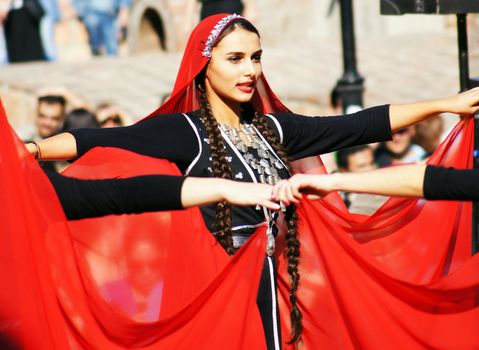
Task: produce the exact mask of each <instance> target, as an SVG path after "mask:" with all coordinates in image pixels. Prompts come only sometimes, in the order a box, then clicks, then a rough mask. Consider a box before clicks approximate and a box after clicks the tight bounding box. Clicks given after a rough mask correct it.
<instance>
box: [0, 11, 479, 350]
mask: <svg viewBox="0 0 479 350" xmlns="http://www.w3.org/2000/svg"><path fill="white" fill-rule="evenodd" d="M223 17H224V16H222V15H219V16H216V17H210V18H207V19H206V20H204V21H203V22H202V23H201V24H200V25H199V26H198V27H197V29H196V30H195V31H194V32H193V34H192V36H191V38H190V41H189V43H188V46H187V49H186V51H185V57H184V58H183V62H182V65H181V68H180V72H179V75H178V80H177V82H176V84H175V88H174V91H173V94H172V96H171V98H170V99H169V100H168V101H167V102H166V103H165V104H164V105H163V106H162V107H160V108H159V110H158V111H156V112H160V113H169V112H177V111H189V110H192V109H195V103H196V99H195V88H194V77H195V76H196V75H197V74H198V73H199V72H200V71H201V70H202V69H203V67H204V66H205V64H206V63H207V61H208V59H207V58H206V57H205V56H202V54H201V53H202V52H203V50H204V49H205V43H206V42H207V41H208V37H209V35H210V32H211V31H212V29H213V27H214V26H215V25H216V24H217V22H218V21H220V20H221V19H222V18H223ZM254 103H255V107H256V108H257V109H258V110H259V111H261V112H269V111H278V110H286V108H285V107H284V106H283V105H282V104H281V102H280V101H279V100H278V99H277V98H276V97H275V95H274V94H273V93H272V91H271V89H270V88H269V86H268V84H267V82H266V80H265V79H264V76H262V78H261V81H260V84H259V88H258V91H257V93H256V95H255V97H254ZM472 133H473V128H472V123H471V122H470V121H469V120H464V121H461V122H460V123H459V124H458V125H457V126H456V128H455V129H454V130H453V131H452V133H451V134H450V135H449V137H448V138H447V139H446V140H445V141H444V143H443V144H442V145H441V146H440V147H439V149H438V150H437V151H436V152H435V153H434V155H433V157H432V158H431V160H430V162H431V163H433V164H441V165H445V166H454V167H459V168H465V167H470V166H471V151H472ZM0 137H1V140H2V144H1V146H0V196H1V197H0V198H1V203H2V204H3V207H2V210H1V211H0V220H1V223H2V225H1V228H0V264H1V267H0V286H1V288H0V324H1V327H0V332H1V334H0V345H2V346H3V347H4V348H6V345H5V344H6V343H7V342H11V343H12V344H19V345H21V346H22V347H24V348H26V349H45V350H47V349H48V350H50V349H58V350H63V349H102V350H119V349H132V348H135V349H264V348H265V343H264V339H263V334H262V333H263V330H262V327H261V320H260V317H259V313H258V310H257V307H256V293H257V287H258V280H259V275H260V271H261V268H262V263H263V259H264V246H265V242H264V232H262V231H261V230H260V231H259V232H257V233H256V234H255V235H254V236H253V237H252V238H251V239H250V240H249V241H248V243H247V244H246V245H245V246H244V247H243V248H242V249H240V251H239V252H238V253H236V254H235V255H234V256H233V257H229V256H227V255H226V253H225V252H224V251H223V250H222V248H221V247H220V246H219V245H218V244H216V243H215V241H214V239H213V237H212V235H211V234H210V233H209V232H208V231H207V229H206V228H205V226H204V223H203V221H202V218H201V215H200V213H199V211H198V209H191V210H183V211H172V212H163V213H150V214H142V215H123V216H110V217H106V218H99V219H87V220H80V221H76V222H67V221H66V220H65V217H64V214H63V213H62V210H61V207H60V204H59V202H58V199H57V197H56V195H55V193H54V191H53V188H52V187H51V185H50V183H49V182H48V180H47V178H46V177H45V176H44V174H43V173H42V171H41V170H40V168H39V167H38V165H37V163H36V162H35V161H34V160H33V159H32V157H31V156H30V155H28V154H27V153H26V151H25V148H24V147H23V145H22V143H21V142H20V141H19V139H18V138H17V137H16V135H15V134H14V132H13V131H12V129H11V128H10V126H9V125H8V123H7V121H6V117H5V114H4V111H3V109H0ZM66 173H67V174H69V175H72V176H78V177H82V178H95V177H97V178H100V177H119V176H133V175H138V174H150V173H167V174H178V170H177V169H176V168H175V167H174V166H173V165H171V164H170V163H168V162H166V161H163V160H159V159H153V158H149V157H144V156H140V155H137V154H133V153H131V152H127V151H123V150H119V149H106V148H96V149H93V150H92V151H90V152H89V153H88V154H86V155H85V156H83V157H82V158H81V159H79V160H78V161H76V162H75V163H74V164H73V165H72V166H71V167H70V168H69V169H68V171H67V172H66ZM298 212H299V216H300V240H301V260H300V273H301V281H300V287H299V290H298V300H299V305H300V308H301V309H302V313H303V325H304V331H303V336H302V342H301V343H300V344H299V345H298V347H300V348H307V349H338V350H339V349H341V350H342V349H382V348H388V349H431V348H434V349H440V348H442V349H476V348H477V344H479V332H477V331H476V329H475V328H476V325H477V323H478V321H479V308H478V302H477V293H478V292H479V275H478V274H477V271H478V270H479V261H478V258H477V257H472V256H471V205H470V203H464V202H442V201H437V202H427V201H424V200H410V199H401V198H392V199H390V200H389V201H388V202H386V203H385V204H384V205H383V206H382V207H381V208H380V209H379V210H378V211H377V212H376V213H374V214H373V215H372V216H370V217H362V216H353V215H351V214H350V213H349V212H348V211H347V209H346V208H345V206H344V204H343V202H342V201H341V199H340V198H339V197H338V196H337V195H336V194H331V195H330V196H328V197H327V198H325V199H324V200H322V201H320V202H309V201H303V202H302V203H301V205H300V206H299V209H298ZM279 246H281V244H279ZM277 254H278V261H279V280H280V293H279V304H280V309H281V321H282V327H283V338H284V339H283V341H285V340H287V339H288V336H287V335H288V334H289V332H288V323H289V316H288V305H287V303H288V298H287V295H288V292H287V289H288V285H289V283H288V281H287V280H288V274H287V273H286V270H285V266H286V264H285V259H284V257H283V255H282V251H281V249H280V248H279V249H278V252H277ZM1 342H3V343H1ZM283 347H284V348H285V349H289V348H292V346H291V345H287V344H283Z"/></svg>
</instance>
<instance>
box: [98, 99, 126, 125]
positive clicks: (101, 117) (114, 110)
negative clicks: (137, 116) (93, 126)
mask: <svg viewBox="0 0 479 350" xmlns="http://www.w3.org/2000/svg"><path fill="white" fill-rule="evenodd" d="M95 112H96V117H97V120H98V122H99V124H100V127H102V128H115V127H118V126H124V125H127V124H129V122H128V121H129V119H130V118H129V117H128V116H127V115H126V113H125V112H124V111H123V110H121V109H120V108H119V107H117V106H115V105H113V104H111V103H107V102H105V103H101V104H99V105H98V107H97V108H96V111H95Z"/></svg>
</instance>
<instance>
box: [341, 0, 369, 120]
mask: <svg viewBox="0 0 479 350" xmlns="http://www.w3.org/2000/svg"><path fill="white" fill-rule="evenodd" d="M339 3H340V7H341V34H342V44H343V66H344V73H343V76H342V77H341V78H340V79H339V80H338V82H337V83H336V87H335V88H334V89H335V91H336V93H337V94H338V98H339V100H340V101H341V105H342V107H343V112H344V113H349V112H352V111H355V110H358V109H362V108H363V91H364V85H363V83H364V78H363V77H362V76H361V75H359V73H358V70H357V65H356V45H355V38H354V20H353V4H352V1H351V0H340V1H339Z"/></svg>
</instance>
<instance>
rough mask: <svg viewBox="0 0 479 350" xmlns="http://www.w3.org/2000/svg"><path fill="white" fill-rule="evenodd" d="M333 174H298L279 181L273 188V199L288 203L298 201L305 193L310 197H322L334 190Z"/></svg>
mask: <svg viewBox="0 0 479 350" xmlns="http://www.w3.org/2000/svg"><path fill="white" fill-rule="evenodd" d="M332 180H333V179H332V176H330V175H306V174H296V175H294V176H293V177H291V178H290V179H289V180H283V181H280V182H278V184H276V186H275V187H274V189H273V200H275V201H281V202H283V203H285V204H286V205H289V204H290V203H298V202H299V200H300V199H301V198H302V196H303V194H304V195H306V198H308V199H320V198H322V197H324V196H325V195H327V194H328V193H329V192H331V191H333V190H334V186H333V181H332Z"/></svg>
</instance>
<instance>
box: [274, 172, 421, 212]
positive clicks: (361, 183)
mask: <svg viewBox="0 0 479 350" xmlns="http://www.w3.org/2000/svg"><path fill="white" fill-rule="evenodd" d="M425 170H426V165H423V164H419V165H403V166H397V167H390V168H383V169H378V170H373V171H368V172H361V173H335V174H331V175H306V174H297V175H294V176H293V177H292V178H290V179H289V180H287V181H282V182H280V183H278V184H277V185H276V186H275V188H274V190H273V199H275V200H281V201H285V202H287V203H289V202H298V201H299V199H300V198H301V196H302V194H303V193H305V194H308V195H309V196H311V198H317V197H323V196H325V195H327V194H328V193H329V192H332V191H345V192H359V193H372V194H380V195H386V196H399V197H423V195H424V174H425Z"/></svg>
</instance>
